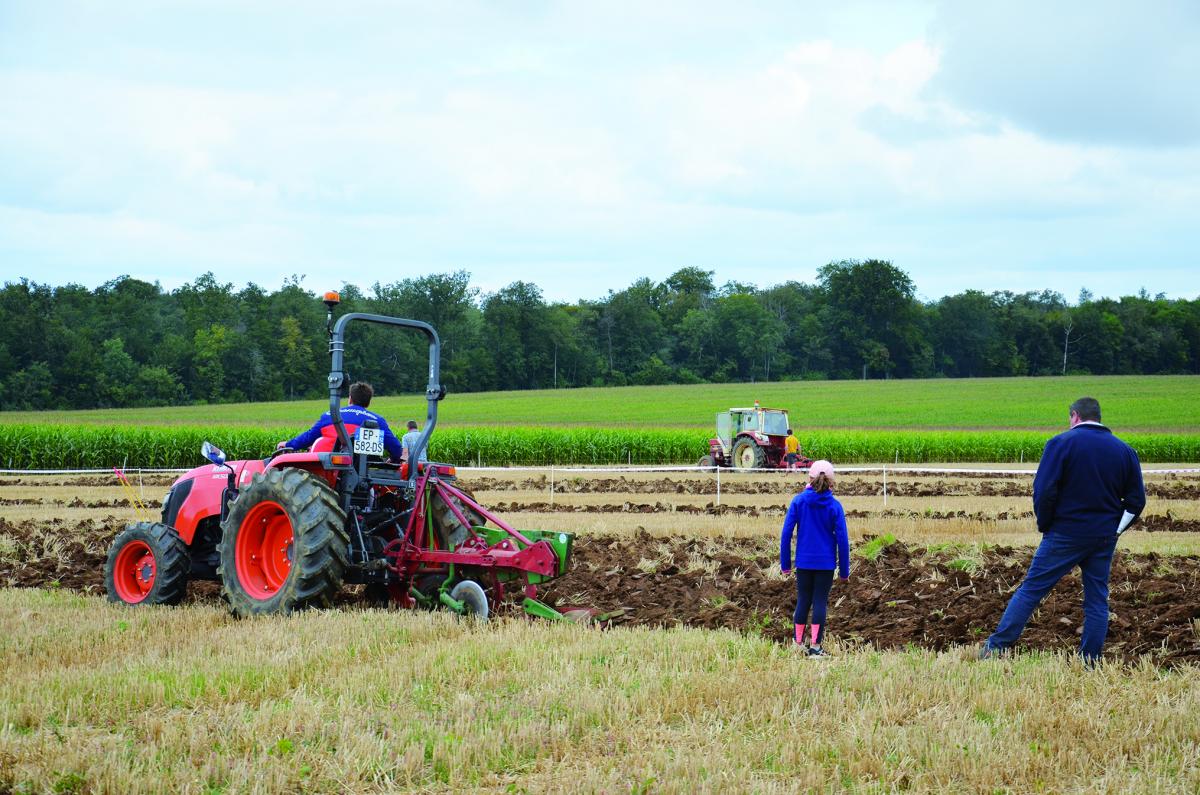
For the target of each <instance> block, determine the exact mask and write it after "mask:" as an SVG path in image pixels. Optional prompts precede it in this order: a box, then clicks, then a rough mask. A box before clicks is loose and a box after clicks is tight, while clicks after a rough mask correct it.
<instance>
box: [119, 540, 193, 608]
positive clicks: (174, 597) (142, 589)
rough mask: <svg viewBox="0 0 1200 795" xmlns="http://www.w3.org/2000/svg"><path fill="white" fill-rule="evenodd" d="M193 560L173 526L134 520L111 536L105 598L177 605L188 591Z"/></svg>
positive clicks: (135, 602) (128, 603) (125, 602)
mask: <svg viewBox="0 0 1200 795" xmlns="http://www.w3.org/2000/svg"><path fill="white" fill-rule="evenodd" d="M191 568H192V562H191V560H189V558H188V548H187V544H185V543H183V539H182V538H180V537H179V533H177V532H175V528H173V527H170V526H168V525H165V524H163V523H161V522H134V523H133V524H131V525H129V526H128V527H126V528H125V529H124V530H122V531H121V533H120V534H119V535H118V536H117V537H116V538H115V539H114V540H113V543H112V546H111V547H109V550H108V560H107V561H105V563H104V587H105V589H106V590H107V591H108V601H110V602H122V603H124V604H127V605H177V604H179V603H180V602H181V601H183V595H184V594H185V593H186V592H187V580H188V572H189V571H190V570H191Z"/></svg>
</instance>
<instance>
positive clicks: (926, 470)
mask: <svg viewBox="0 0 1200 795" xmlns="http://www.w3.org/2000/svg"><path fill="white" fill-rule="evenodd" d="M455 469H456V470H458V471H459V472H549V473H551V475H552V476H553V475H554V474H555V473H559V472H585V473H612V472H695V473H697V474H705V473H711V474H722V473H723V474H725V475H726V476H728V475H743V474H745V475H750V474H756V473H770V474H774V475H786V474H788V473H789V472H793V473H799V472H803V471H804V470H787V469H727V468H719V467H718V468H714V467H698V466H615V467H585V466H577V467H564V466H559V465H557V464H546V465H545V466H514V467H486V466H485V467H477V466H456V467H455ZM122 471H123V472H126V473H138V474H181V473H183V472H189V471H191V468H189V469H165V468H163V469H153V468H141V467H136V468H135V467H125V468H123V469H122ZM837 471H838V472H839V473H842V472H883V473H885V474H886V473H888V472H892V473H896V472H906V473H910V474H934V475H955V474H963V475H1035V474H1037V469H976V468H972V469H966V468H961V469H960V468H955V467H922V466H895V465H892V464H887V465H881V466H839V467H838V468H837ZM107 474H112V468H111V467H109V468H105V469H0V475H107ZM1142 474H1143V475H1195V474H1200V467H1190V468H1174V469H1147V468H1145V467H1143V468H1142Z"/></svg>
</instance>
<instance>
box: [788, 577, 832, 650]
mask: <svg viewBox="0 0 1200 795" xmlns="http://www.w3.org/2000/svg"><path fill="white" fill-rule="evenodd" d="M832 587H833V569H796V612H795V613H793V614H792V623H794V624H817V625H819V626H820V627H821V628H820V630H818V632H817V643H818V644H820V642H821V639H822V638H824V637H825V614H826V612H827V611H828V610H829V589H830V588H832ZM810 609H811V610H812V621H809V620H808V611H809V610H810Z"/></svg>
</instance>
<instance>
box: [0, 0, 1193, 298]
mask: <svg viewBox="0 0 1200 795" xmlns="http://www.w3.org/2000/svg"><path fill="white" fill-rule="evenodd" d="M1048 7H1052V10H1048ZM1198 85H1200V3H1197V2H1195V0H1180V2H1154V1H1153V0H1151V2H1147V3H1132V2H1125V3H1115V2H1104V0H1088V1H1087V2H1055V3H1045V2H1011V1H1010V2H1005V3H982V2H980V3H962V2H946V3H937V2H908V3H906V2H833V3H831V2H828V1H827V0H825V1H824V2H812V3H809V2H795V1H792V0H784V1H781V2H778V3H768V2H762V3H754V2H751V3H730V2H727V1H725V0H722V1H721V2H711V3H706V2H668V1H666V0H655V2H649V3H647V2H617V1H614V0H595V2H564V3H555V2H493V3H472V2H448V3H444V2H420V3H400V2H378V3H369V2H364V3H356V2H343V3H328V2H306V1H305V0H288V1H287V2H255V3H242V2H236V3H235V2H230V3H222V2H217V1H216V0H203V2H171V3H162V2H140V1H139V0H122V2H118V3H112V2H82V3H56V2H52V0H40V1H38V2H28V3H21V2H14V1H13V0H0V100H2V102H3V111H2V112H0V281H12V280H15V279H18V278H20V277H29V278H32V279H34V280H36V281H40V282H49V283H52V284H63V283H66V282H78V283H82V284H84V285H87V286H89V287H94V286H96V285H98V284H100V283H102V282H104V281H107V280H109V279H111V278H113V277H115V276H118V275H121V274H129V275H132V276H135V277H138V278H142V279H146V280H149V281H159V282H161V283H162V285H163V286H164V287H166V288H168V289H171V288H174V287H177V286H179V285H180V284H182V283H185V282H188V281H192V280H194V279H195V278H196V276H198V275H199V274H201V273H203V272H205V271H213V272H214V273H215V274H216V275H217V277H218V278H219V279H221V280H222V281H231V282H234V283H235V284H237V285H239V286H240V285H242V284H244V283H246V282H248V281H253V282H256V283H258V284H260V285H262V286H264V287H268V288H276V287H278V286H280V285H281V284H282V282H283V280H284V279H285V278H286V277H288V276H290V275H292V274H298V275H302V276H304V277H305V278H304V281H303V284H304V286H305V287H307V288H309V289H311V290H319V289H325V288H326V287H327V286H330V285H336V284H338V283H340V282H342V281H350V282H353V283H356V284H358V285H359V286H361V287H364V288H369V286H370V285H371V284H373V283H374V282H377V281H378V282H385V283H387V282H394V281H398V280H400V279H404V278H409V277H413V276H418V275H422V274H426V273H431V272H445V271H451V270H460V269H461V270H467V271H469V272H470V273H471V274H472V275H473V277H474V282H475V283H476V284H477V285H478V286H480V287H482V288H483V289H484V290H495V289H497V288H499V287H502V286H503V285H505V284H508V283H509V282H511V281H513V280H516V279H525V280H530V281H533V282H535V283H537V284H538V285H540V286H541V287H542V288H543V290H544V291H545V293H546V296H547V297H548V298H550V299H555V300H575V299H578V298H585V297H586V298H594V297H599V296H602V295H604V294H605V293H606V292H607V291H608V290H609V289H620V288H622V287H625V286H627V285H628V284H629V283H630V282H632V281H633V280H634V279H636V278H639V277H642V276H649V277H650V278H652V279H655V280H661V279H663V278H665V277H666V276H668V275H669V274H670V273H672V272H673V271H675V270H677V269H678V268H681V267H685V266H698V267H701V268H705V269H709V270H713V271H716V279H717V281H718V283H722V282H724V281H727V280H738V281H748V282H752V283H756V284H758V285H760V286H767V285H770V284H775V283H779V282H782V281H787V280H791V279H796V280H800V281H812V280H814V279H815V274H816V269H817V268H818V267H820V266H821V265H822V264H824V263H826V262H829V261H831V260H838V259H866V258H872V257H876V258H883V259H889V260H891V261H892V262H893V263H895V264H896V265H897V266H899V267H901V268H903V269H904V270H906V271H908V272H909V273H910V274H911V275H912V277H913V279H914V281H915V282H916V284H917V288H918V292H919V294H920V295H921V296H922V297H924V298H927V299H934V298H937V297H940V296H942V295H945V294H948V293H954V292H958V291H961V290H964V289H967V288H979V289H983V290H989V291H990V290H1013V291H1026V290H1034V289H1038V290H1040V289H1045V288H1049V289H1055V290H1058V291H1060V292H1062V293H1064V294H1065V295H1066V296H1067V297H1068V298H1069V299H1071V300H1074V299H1075V298H1076V296H1077V295H1078V293H1079V289H1080V287H1088V288H1089V289H1091V290H1092V291H1093V292H1094V293H1096V294H1097V295H1120V294H1128V293H1131V292H1134V291H1136V290H1137V289H1139V288H1141V287H1145V288H1146V289H1147V290H1149V291H1150V292H1151V293H1158V292H1164V293H1166V294H1167V295H1169V296H1176V297H1189V298H1194V297H1196V296H1198V295H1200V255H1198V254H1197V252H1198V251H1200V99H1198V97H1200V91H1198V89H1197V86H1198Z"/></svg>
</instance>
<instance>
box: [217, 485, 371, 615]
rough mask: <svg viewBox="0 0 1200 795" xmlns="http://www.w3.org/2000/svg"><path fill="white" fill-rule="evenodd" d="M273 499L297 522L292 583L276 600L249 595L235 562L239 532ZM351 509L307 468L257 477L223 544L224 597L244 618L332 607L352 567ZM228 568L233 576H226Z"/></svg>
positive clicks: (233, 512)
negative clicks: (262, 504)
mask: <svg viewBox="0 0 1200 795" xmlns="http://www.w3.org/2000/svg"><path fill="white" fill-rule="evenodd" d="M265 499H269V500H272V501H274V502H277V503H279V504H280V505H282V506H284V509H285V510H287V512H288V515H289V516H290V517H291V520H292V533H293V542H292V543H293V550H294V551H293V563H292V570H291V573H290V574H289V575H288V579H287V581H286V582H285V583H284V586H283V587H282V588H280V589H279V591H278V592H277V593H276V594H275V595H274V596H272V597H271V598H270V599H261V600H260V599H255V598H254V597H252V596H250V595H249V594H248V593H246V591H245V589H244V588H243V587H242V585H241V583H240V582H239V581H238V578H237V569H236V566H235V565H234V559H233V555H234V550H235V548H236V538H237V532H238V530H239V528H240V526H241V523H242V519H243V518H244V517H245V515H246V513H247V512H248V511H249V510H250V508H252V507H253V506H254V505H257V504H258V503H259V502H261V501H263V500H265ZM349 545H350V540H349V537H348V536H347V535H346V529H345V513H344V512H343V511H342V509H341V507H340V506H339V505H338V502H337V496H336V495H335V494H334V491H333V489H331V488H330V487H329V485H328V484H327V483H326V482H325V481H324V480H321V479H320V478H318V477H317V476H316V475H313V474H312V473H310V472H307V471H305V470H303V469H296V468H294V467H272V468H271V469H268V470H266V471H265V472H262V473H260V474H258V475H255V476H254V478H253V480H251V481H250V483H249V485H247V486H246V488H244V489H242V491H241V493H240V494H239V495H238V498H237V499H236V500H235V501H234V503H233V506H232V507H231V508H230V511H229V516H228V517H226V519H225V522H223V523H222V525H221V542H220V543H219V544H218V545H217V551H218V553H219V554H220V561H221V563H220V566H219V567H218V569H217V574H218V576H219V577H220V579H221V590H222V595H223V596H224V597H225V599H226V601H228V602H229V606H230V609H232V610H233V612H234V613H237V614H238V615H240V616H251V615H268V614H274V613H281V614H288V613H292V612H295V611H298V610H305V609H307V608H310V607H328V606H330V605H331V604H333V598H334V596H335V594H337V592H338V591H339V590H340V589H341V587H342V579H343V577H344V576H345V572H346V569H347V568H349V566H350V561H349V557H348V549H349ZM226 571H228V572H229V576H226Z"/></svg>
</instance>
